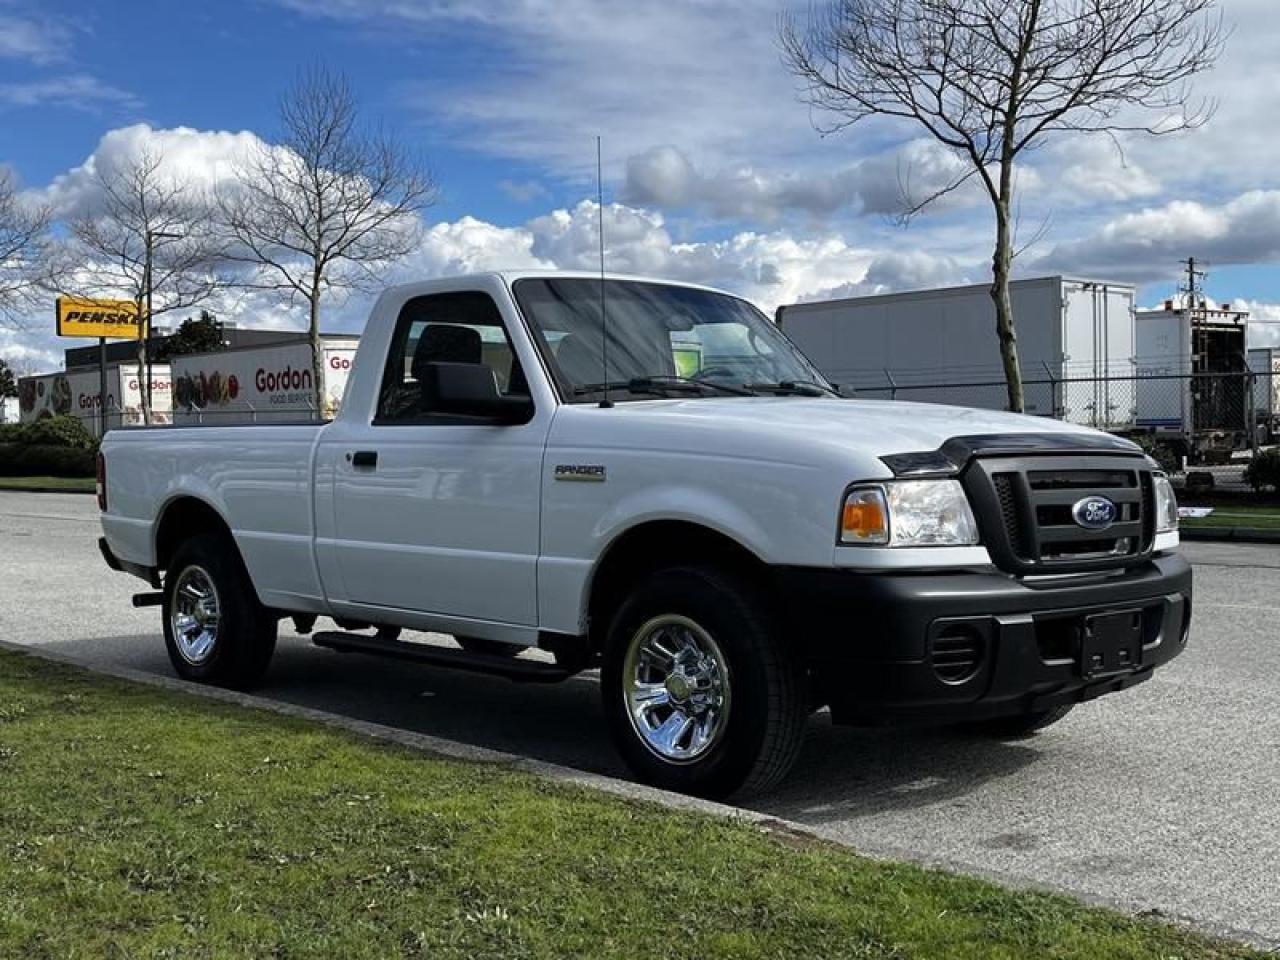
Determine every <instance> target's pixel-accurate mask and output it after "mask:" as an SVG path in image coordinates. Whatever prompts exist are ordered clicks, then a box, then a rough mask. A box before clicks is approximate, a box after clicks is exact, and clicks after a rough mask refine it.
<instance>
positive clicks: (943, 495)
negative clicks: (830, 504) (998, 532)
mask: <svg viewBox="0 0 1280 960" xmlns="http://www.w3.org/2000/svg"><path fill="white" fill-rule="evenodd" d="M840 542H841V543H842V544H848V545H854V544H879V545H882V546H883V545H886V544H887V545H888V546H891V547H958V546H967V545H970V544H975V543H977V542H978V525H977V523H976V522H975V521H974V519H973V511H972V510H971V509H969V500H968V498H966V497H965V495H964V489H963V488H962V487H961V486H960V482H959V481H958V480H902V481H898V482H895V483H885V484H877V485H875V486H867V487H857V488H855V489H854V490H852V491H850V492H849V494H848V495H847V496H846V497H845V500H844V509H843V510H842V511H841V517H840Z"/></svg>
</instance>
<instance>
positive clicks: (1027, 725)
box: [969, 703, 1073, 740]
mask: <svg viewBox="0 0 1280 960" xmlns="http://www.w3.org/2000/svg"><path fill="white" fill-rule="evenodd" d="M1072 706H1073V705H1072V704H1070V703H1067V704H1063V705H1062V706H1060V707H1054V708H1053V709H1051V710H1035V711H1031V712H1028V713H1015V714H1013V715H1012V716H1009V717H995V718H993V719H991V720H983V721H981V722H980V723H974V724H969V728H970V729H972V730H973V731H974V732H975V733H980V734H983V735H984V736H988V737H995V738H996V739H997V740H1020V739H1022V738H1023V737H1030V736H1032V735H1034V734H1035V733H1037V732H1038V731H1040V730H1043V729H1044V728H1045V727H1049V726H1052V725H1053V724H1055V723H1057V722H1058V721H1059V720H1061V719H1062V718H1063V717H1065V716H1066V715H1067V714H1068V713H1070V712H1071V708H1072Z"/></svg>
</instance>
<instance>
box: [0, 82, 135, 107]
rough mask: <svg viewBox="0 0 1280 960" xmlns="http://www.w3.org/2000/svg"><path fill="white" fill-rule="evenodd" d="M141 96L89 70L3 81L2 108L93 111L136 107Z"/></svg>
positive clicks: (0, 96) (1, 85)
mask: <svg viewBox="0 0 1280 960" xmlns="http://www.w3.org/2000/svg"><path fill="white" fill-rule="evenodd" d="M138 106H139V101H138V99H137V97H135V96H134V95H133V94H131V93H129V92H128V91H126V90H122V89H120V88H119V87H116V86H112V85H111V84H109V83H104V82H103V81H101V80H98V79H97V78H95V77H92V76H90V75H89V74H87V73H73V74H67V75H65V76H57V77H46V78H43V79H39V80H22V81H18V82H13V83H0V109H4V108H15V107H69V108H71V109H75V110H83V111H88V112H93V111H97V110H101V109H103V108H107V107H121V108H126V109H133V108H136V107H138Z"/></svg>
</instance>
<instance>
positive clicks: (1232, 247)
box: [1036, 190, 1280, 282]
mask: <svg viewBox="0 0 1280 960" xmlns="http://www.w3.org/2000/svg"><path fill="white" fill-rule="evenodd" d="M1188 254H1194V255H1195V256H1196V257H1199V258H1202V259H1205V260H1208V261H1210V262H1212V263H1216V264H1219V265H1223V264H1241V263H1267V262H1271V261H1274V260H1276V259H1277V258H1280V190H1250V191H1249V192H1247V193H1243V194H1241V195H1240V196H1237V197H1235V198H1234V199H1232V200H1229V201H1227V202H1226V203H1223V204H1212V203H1202V202H1199V201H1194V200H1174V201H1172V202H1169V203H1167V204H1165V205H1163V206H1159V207H1149V208H1146V209H1144V210H1140V211H1137V212H1134V213H1126V214H1122V215H1120V216H1118V217H1114V218H1113V219H1111V220H1109V221H1107V222H1106V223H1105V224H1103V225H1102V226H1101V227H1100V228H1098V229H1097V230H1095V231H1093V232H1092V233H1091V234H1089V235H1087V236H1084V237H1082V238H1080V239H1078V240H1072V241H1067V242H1065V243H1060V244H1058V245H1057V246H1056V247H1054V248H1053V250H1051V251H1050V252H1049V253H1048V254H1046V255H1045V256H1044V257H1042V258H1041V259H1040V260H1039V261H1038V262H1037V264H1036V266H1037V268H1040V269H1048V270H1054V271H1063V272H1067V273H1083V274H1092V275H1096V276H1104V277H1111V278H1115V279H1130V280H1136V281H1138V282H1142V281H1147V280H1154V279H1157V278H1166V277H1169V276H1171V275H1172V274H1173V273H1175V272H1176V271H1177V264H1178V261H1179V260H1180V259H1182V258H1184V257H1186V256H1187V255H1188Z"/></svg>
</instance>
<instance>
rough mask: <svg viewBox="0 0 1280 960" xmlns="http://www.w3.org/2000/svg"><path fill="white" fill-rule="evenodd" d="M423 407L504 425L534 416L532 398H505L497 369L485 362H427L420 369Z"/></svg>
mask: <svg viewBox="0 0 1280 960" xmlns="http://www.w3.org/2000/svg"><path fill="white" fill-rule="evenodd" d="M418 373H419V377H418V382H419V385H420V387H421V389H422V400H423V408H424V409H426V410H430V411H431V412H432V413H442V414H452V415H454V416H460V417H476V418H477V419H482V420H490V421H492V422H494V423H501V424H518V423H528V422H529V421H530V420H531V419H533V400H532V399H531V398H530V397H504V396H503V395H502V394H501V393H499V392H498V380H497V377H495V376H494V373H493V368H492V367H490V366H488V365H487V364H483V363H443V362H441V363H426V364H423V365H422V367H421V369H420V370H419V371H418Z"/></svg>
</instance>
